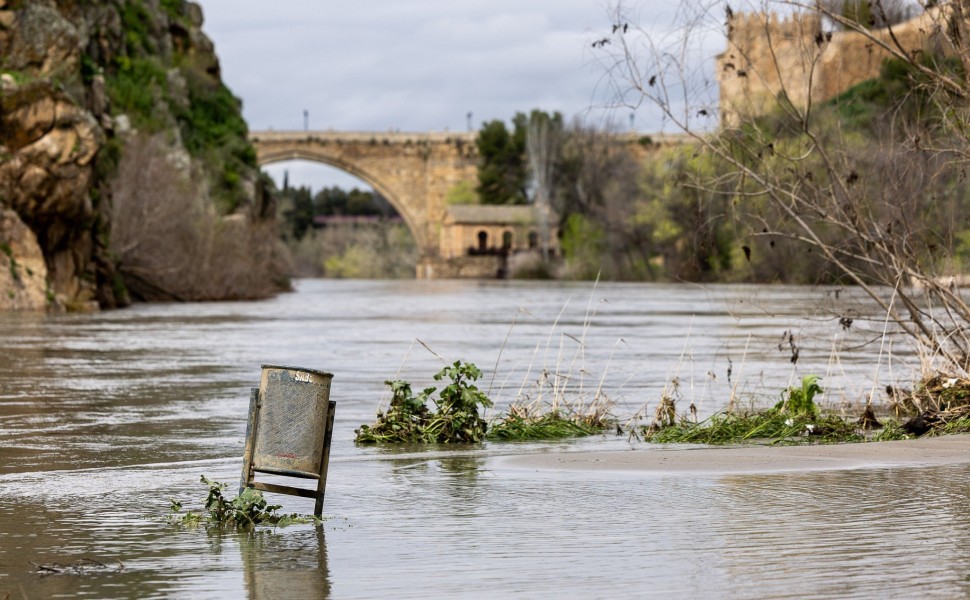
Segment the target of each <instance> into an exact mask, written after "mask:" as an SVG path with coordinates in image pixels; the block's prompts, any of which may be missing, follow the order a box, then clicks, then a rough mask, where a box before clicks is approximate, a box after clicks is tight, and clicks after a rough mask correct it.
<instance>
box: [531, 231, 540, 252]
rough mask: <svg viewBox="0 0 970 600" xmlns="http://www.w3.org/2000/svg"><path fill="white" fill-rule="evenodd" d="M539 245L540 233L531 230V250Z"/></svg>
mask: <svg viewBox="0 0 970 600" xmlns="http://www.w3.org/2000/svg"><path fill="white" fill-rule="evenodd" d="M538 246H539V234H538V233H536V232H534V231H530V232H529V250H535V249H536V247H538Z"/></svg>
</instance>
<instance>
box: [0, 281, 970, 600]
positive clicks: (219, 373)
mask: <svg viewBox="0 0 970 600" xmlns="http://www.w3.org/2000/svg"><path fill="white" fill-rule="evenodd" d="M867 306H868V304H867V303H866V302H865V301H864V300H861V299H859V298H858V297H857V296H856V295H855V294H854V293H853V292H852V290H838V289H837V288H793V287H758V286H715V287H700V286H690V285H642V284H609V285H604V284H600V285H599V286H596V287H595V288H594V287H593V286H592V285H590V284H538V283H518V282H507V283H477V282H414V281H411V282H371V281H300V282H298V289H297V291H296V292H295V293H292V294H287V295H284V296H281V297H279V298H276V299H274V300H271V301H266V302H253V303H213V304H196V305H152V306H138V307H135V308H132V309H128V310H123V311H116V312H107V313H101V314H94V315H57V316H24V315H2V316H0V599H5V598H7V597H8V595H9V598H11V599H18V598H55V597H89V598H186V597H198V598H239V597H248V598H290V597H292V598H378V597H400V598H404V597H483V598H484V597H543V596H550V595H553V594H555V595H557V596H562V597H576V598H591V597H612V596H620V595H625V596H628V597H649V596H657V597H669V596H671V595H678V596H682V597H734V598H737V597H741V598H744V597H751V598H759V597H771V598H779V597H793V598H794V597H799V598H800V597H805V596H814V597H840V598H841V597H853V596H855V597H893V596H896V597H909V596H913V595H917V594H918V595H921V596H928V597H945V598H949V597H956V596H963V595H966V594H968V593H970V577H968V576H967V573H970V558H968V557H970V552H968V551H967V550H968V545H970V544H968V540H970V508H968V507H970V503H968V502H967V490H968V489H970V486H968V484H970V469H968V468H966V467H960V466H946V467H934V468H925V467H924V468H918V469H917V468H895V469H887V468H874V469H861V470H849V471H826V472H802V473H787V474H760V475H744V476H741V475H733V476H713V475H705V476H698V475H690V476H687V475H677V474H668V475H656V474H654V475H645V474H642V475H636V474H629V473H611V472H596V473H575V472H570V473H563V472H555V471H522V470H512V469H506V468H503V467H502V463H501V457H502V456H505V455H509V454H520V453H535V452H568V451H576V450H596V449H603V450H617V449H629V450H630V451H640V452H649V451H651V448H650V447H649V446H646V445H643V444H640V443H637V442H635V441H630V440H629V439H628V438H627V437H625V436H620V437H616V436H612V435H610V436H601V437H596V438H593V439H586V440H576V441H569V442H555V443H516V444H511V443H506V444H499V443H490V444H485V445H483V446H480V447H445V448H442V447H438V448H419V447H395V448H389V447H358V446H355V445H354V443H353V430H354V428H356V427H357V426H358V425H359V424H361V423H365V422H370V421H372V420H373V416H374V412H375V410H376V408H377V406H378V403H379V401H380V400H381V399H382V397H383V394H384V385H383V381H384V380H385V379H390V378H395V377H403V378H407V379H410V380H412V381H414V382H415V383H416V387H418V388H420V387H424V386H425V385H430V384H432V383H433V382H432V381H431V378H430V375H431V374H432V373H434V372H435V371H436V370H437V369H438V368H440V366H441V364H442V363H441V360H440V359H439V358H438V357H437V356H435V354H433V353H432V352H430V351H429V350H427V349H426V348H425V346H427V347H428V348H430V349H431V350H433V351H434V353H437V354H438V355H440V356H441V357H443V358H445V359H447V360H449V361H452V360H457V359H463V360H469V361H472V362H475V363H476V364H478V365H479V366H480V367H482V368H483V370H484V371H485V372H486V373H485V377H484V378H483V380H482V381H480V382H479V383H480V384H482V387H483V388H489V389H491V391H492V395H493V396H494V397H495V398H496V399H497V401H498V403H499V405H500V406H501V405H505V404H507V403H508V401H509V399H511V398H512V397H514V396H515V394H516V393H517V392H518V391H519V390H520V389H522V390H523V391H525V392H526V393H532V394H533V395H534V394H535V392H534V391H530V390H531V388H530V385H531V383H532V382H534V381H535V380H536V379H537V378H538V377H539V376H540V374H541V372H542V370H543V368H546V369H548V370H550V371H553V370H556V369H557V368H558V370H559V372H560V373H561V374H563V375H568V385H569V386H570V391H571V394H573V395H574V396H575V395H581V396H586V397H588V396H590V395H591V394H593V393H595V391H596V390H597V389H599V390H601V391H602V392H603V393H605V394H607V395H608V396H610V397H611V398H613V399H615V400H616V402H617V405H616V408H615V409H614V412H615V413H616V414H617V415H618V416H620V417H621V418H626V417H629V416H630V415H632V414H634V413H635V412H636V411H637V410H638V409H640V408H641V406H643V404H644V403H648V404H647V407H648V411H651V412H652V408H653V407H654V406H655V405H656V400H657V399H658V398H659V396H660V393H661V391H662V390H663V388H664V385H665V384H667V383H669V382H670V381H672V380H673V379H674V378H677V379H678V381H679V393H680V394H681V396H682V400H681V404H680V409H681V410H684V409H685V408H686V404H688V403H689V402H691V401H693V402H694V403H695V404H696V405H697V406H698V407H699V409H700V412H701V413H702V414H710V412H712V411H714V410H717V409H719V408H721V407H722V406H723V404H724V402H725V400H726V398H728V396H729V394H730V391H731V390H732V389H736V390H737V391H738V392H739V393H743V394H744V395H746V396H748V395H752V394H753V395H758V396H759V397H761V398H762V400H764V401H773V400H774V399H776V398H777V397H778V393H779V391H780V390H781V388H782V387H784V386H785V385H787V384H788V383H789V382H790V381H791V380H792V378H793V377H800V376H801V375H804V374H807V373H814V374H820V375H823V377H824V378H823V385H825V386H826V387H827V390H828V391H827V394H826V399H827V400H828V401H829V402H831V403H834V404H838V403H840V402H843V401H855V400H858V399H859V398H861V397H864V394H865V393H866V392H868V391H871V390H872V389H873V388H874V384H873V378H874V377H875V379H876V380H877V384H878V385H879V386H881V385H884V383H885V382H886V381H887V380H890V379H891V378H896V379H900V378H904V377H906V376H908V375H909V374H911V370H912V368H913V364H912V363H913V360H912V359H911V358H908V357H907V356H906V354H905V352H901V351H900V348H901V347H903V342H902V341H901V340H896V341H894V346H895V347H893V348H889V347H888V346H880V345H879V344H868V345H862V346H861V347H857V346H860V344H862V343H863V342H865V341H867V340H870V339H874V338H876V337H878V336H879V334H880V333H881V332H882V330H883V323H881V322H880V321H879V320H878V319H876V320H872V321H869V320H866V319H865V318H864V317H865V315H867V314H871V310H869V309H868V308H866V307H867ZM839 316H852V317H853V318H854V324H853V326H852V327H851V328H850V329H849V330H845V329H843V328H842V327H841V326H839V324H838V317H839ZM789 331H791V332H794V335H795V337H794V343H795V345H796V347H797V349H798V355H799V357H798V361H797V362H796V363H795V364H794V365H793V364H792V363H791V354H792V347H791V344H790V343H789V341H788V337H787V335H784V336H783V334H784V333H785V332H789ZM417 340H420V342H423V345H422V343H420V342H418V341H417ZM833 349H834V350H833ZM880 356H881V357H882V358H880ZM262 363H276V364H292V365H298V366H304V367H310V368H317V369H323V370H327V371H331V372H333V373H334V374H335V378H334V382H333V392H332V399H334V400H336V401H337V419H336V425H335V438H334V443H333V451H332V458H331V467H330V477H329V482H328V487H327V499H326V504H325V506H324V512H325V514H326V515H327V520H326V522H325V523H324V524H323V525H322V526H321V527H312V526H302V525H301V526H293V527H288V528H283V529H271V528H267V529H260V530H258V531H256V532H255V533H254V534H251V535H247V534H237V533H230V532H219V531H212V530H206V529H205V528H198V529H185V528H180V527H176V526H173V525H171V524H169V523H167V522H166V520H165V515H166V512H167V511H168V506H169V500H170V499H172V498H174V499H179V500H181V501H182V502H183V503H184V504H185V505H186V506H187V507H192V508H196V507H198V506H199V505H200V504H201V502H202V499H203V496H204V494H203V492H204V488H203V487H202V485H201V484H200V483H199V477H200V476H201V475H203V474H204V475H206V476H208V477H209V478H213V479H216V480H219V481H226V482H233V483H234V482H236V481H237V480H238V476H239V469H240V466H241V452H242V445H243V437H244V433H245V417H246V409H247V405H248V389H249V387H251V386H254V385H257V383H258V378H259V366H260V364H262ZM496 365H497V369H496ZM876 365H879V367H878V370H877V369H876ZM729 369H730V372H731V374H730V377H729V375H728V370H729ZM493 373H494V374H495V375H494V377H493ZM562 379H563V381H566V378H562ZM739 382H740V383H739ZM877 389H878V388H877ZM273 499H274V500H276V501H279V502H280V503H282V504H283V505H284V508H283V510H284V511H286V512H309V511H311V510H312V501H307V500H304V499H299V498H291V497H279V496H274V497H273ZM78 561H86V562H84V563H81V562H78ZM95 561H96V562H95ZM38 565H40V567H38ZM58 565H61V566H58ZM72 565H77V568H76V569H74V568H72V567H71V566H72ZM45 567H46V568H49V567H55V568H61V569H62V570H64V571H65V572H63V573H51V572H45V571H44V568H45Z"/></svg>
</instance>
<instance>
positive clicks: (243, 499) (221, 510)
mask: <svg viewBox="0 0 970 600" xmlns="http://www.w3.org/2000/svg"><path fill="white" fill-rule="evenodd" d="M202 483H204V484H205V485H206V486H208V488H209V493H208V495H207V496H206V499H205V505H204V510H205V513H206V514H203V513H197V512H192V511H188V512H185V513H182V512H181V510H182V503H181V502H179V501H178V500H172V505H171V509H172V512H173V513H174V514H173V515H172V519H171V520H172V522H173V523H176V524H179V525H189V526H197V525H202V524H204V525H212V526H217V527H226V528H230V529H238V530H251V529H253V528H254V527H256V526H257V525H273V526H275V527H285V526H287V525H296V524H306V523H312V524H317V523H320V522H321V519H319V518H317V517H316V516H314V515H301V514H296V513H292V514H284V515H281V514H279V513H278V512H277V511H278V510H279V509H280V508H282V507H281V506H280V505H278V504H269V503H267V502H266V499H265V498H264V497H263V493H262V492H260V491H259V490H255V489H253V488H245V489H244V490H243V491H242V493H241V494H239V495H238V496H236V497H235V498H231V499H230V498H226V497H225V495H224V494H223V490H225V489H226V488H227V487H229V484H228V483H219V482H218V481H212V480H210V479H208V478H207V477H206V476H205V475H203V476H202Z"/></svg>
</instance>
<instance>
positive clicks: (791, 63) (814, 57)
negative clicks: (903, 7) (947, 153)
mask: <svg viewBox="0 0 970 600" xmlns="http://www.w3.org/2000/svg"><path fill="white" fill-rule="evenodd" d="M941 16H942V15H941V12H940V10H939V9H935V10H929V11H927V12H925V13H924V14H922V15H920V16H918V17H916V18H914V19H911V20H909V21H906V22H905V23H901V24H898V25H894V26H892V28H891V29H889V28H887V29H878V30H873V31H869V32H867V33H860V32H858V31H826V30H825V28H824V27H823V20H822V16H821V15H820V14H818V13H801V14H792V15H789V16H787V17H779V16H778V15H777V14H775V13H767V14H766V13H752V14H734V15H730V16H729V18H728V22H727V33H728V48H727V50H726V51H725V52H724V53H722V54H720V55H718V57H717V62H716V70H717V78H718V83H719V85H720V109H721V125H722V126H732V125H735V124H737V123H738V122H739V121H740V120H741V118H742V117H744V116H750V115H758V114H764V113H766V112H768V111H770V110H771V109H772V108H773V107H774V106H776V105H777V103H778V100H779V98H781V97H786V98H787V99H788V101H789V102H791V103H792V104H793V105H794V106H795V107H797V108H799V109H804V108H806V107H808V106H809V103H815V102H822V101H825V100H828V99H830V98H833V97H835V96H838V95H839V94H841V93H842V92H845V91H846V90H848V89H849V88H850V87H852V86H854V85H856V84H858V83H861V82H863V81H866V80H867V79H872V78H874V77H876V76H878V75H879V69H880V67H881V66H882V63H883V61H885V60H886V59H887V58H889V57H890V55H891V54H890V52H889V50H887V49H886V48H885V47H883V46H881V45H880V43H884V44H886V45H887V46H889V47H892V48H898V49H899V50H900V51H902V52H905V53H907V54H910V55H912V54H913V53H916V52H920V51H921V50H922V49H923V48H924V47H925V46H926V43H927V41H928V40H930V39H931V38H932V37H933V36H935V35H936V34H937V32H938V31H939V27H940V23H941V21H942V19H941Z"/></svg>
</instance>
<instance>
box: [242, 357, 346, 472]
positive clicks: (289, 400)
mask: <svg viewBox="0 0 970 600" xmlns="http://www.w3.org/2000/svg"><path fill="white" fill-rule="evenodd" d="M332 379H333V374H331V373H325V372H323V371H316V370H313V369H303V368H298V367H283V366H277V365H263V371H262V375H261V377H260V381H259V394H260V409H259V417H258V421H259V423H258V427H257V428H256V443H255V446H254V450H253V457H252V460H253V462H252V467H253V469H255V470H257V471H264V472H268V473H278V474H280V475H290V476H294V477H307V478H318V477H319V476H320V473H321V462H322V460H323V454H322V453H321V448H323V447H324V436H325V435H326V429H327V428H326V423H327V418H328V414H327V413H328V411H329V406H330V402H329V400H330V382H331V380H332Z"/></svg>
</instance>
